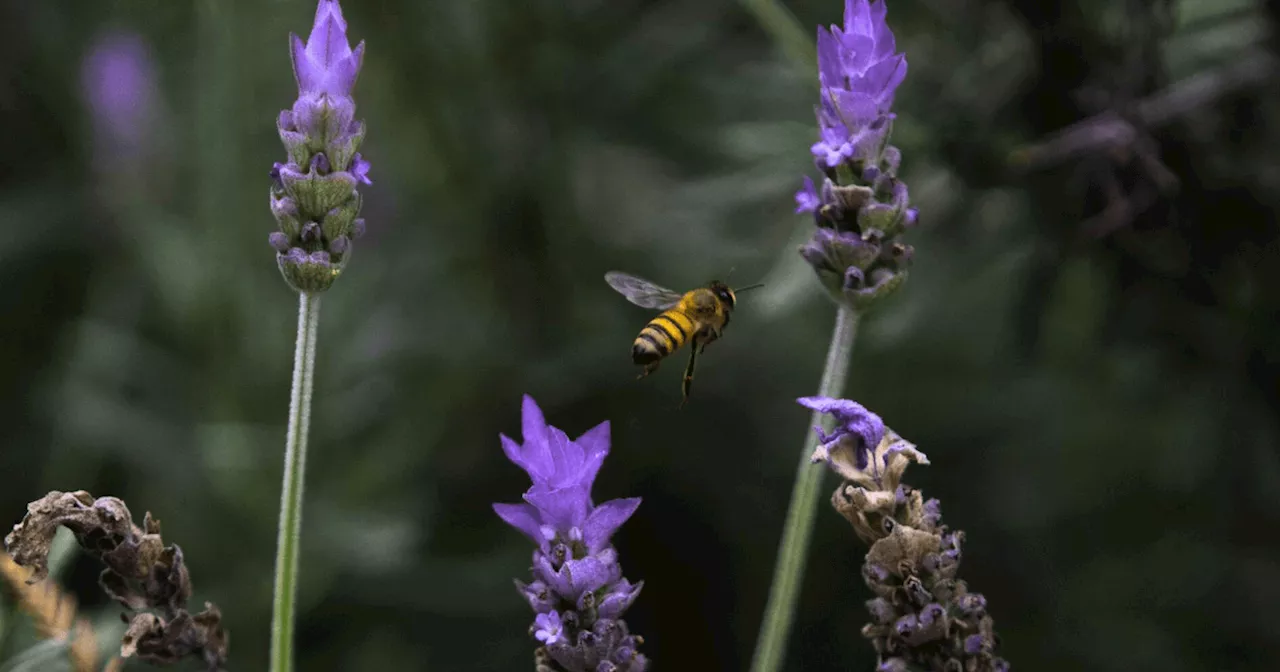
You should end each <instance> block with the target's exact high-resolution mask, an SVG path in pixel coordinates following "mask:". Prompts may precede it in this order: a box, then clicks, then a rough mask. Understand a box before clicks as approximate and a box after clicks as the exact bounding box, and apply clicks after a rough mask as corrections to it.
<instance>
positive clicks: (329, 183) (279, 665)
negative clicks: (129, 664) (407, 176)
mask: <svg viewBox="0 0 1280 672" xmlns="http://www.w3.org/2000/svg"><path fill="white" fill-rule="evenodd" d="M289 43H290V49H291V50H290V54H291V56H292V58H293V75H294V78H295V79H296V80H297V82H298V99H297V100H296V101H295V102H294V103H293V107H292V108H291V109H288V110H284V111H282V112H281V113H280V115H279V116H278V117H277V119H276V127H277V129H278V130H279V132H280V140H281V141H283V142H284V147H285V149H286V150H287V152H288V155H289V161H288V163H283V164H281V163H277V164H275V167H274V168H272V170H271V176H272V179H273V183H272V186H271V212H272V214H273V215H275V218H276V222H278V223H279V225H280V230H279V231H276V232H274V233H272V234H271V236H270V242H271V245H272V247H274V248H275V249H276V261H277V263H278V265H279V267H280V273H281V274H282V275H283V276H284V279H285V282H287V283H288V284H289V286H290V287H292V288H293V289H294V290H295V291H297V292H298V338H297V342H296V344H295V347H294V356H293V385H292V388H291V392H290V396H289V429H288V432H287V434H286V438H285V457H284V483H283V485H282V487H281V491H280V525H279V529H278V533H277V542H276V576H275V592H274V596H273V598H272V618H271V663H270V670H271V672H289V671H290V670H292V669H293V664H294V661H293V628H294V621H295V614H294V603H295V601H296V597H297V592H298V549H299V540H298V537H299V535H300V533H301V530H302V490H303V482H304V480H305V475H306V464H307V438H308V433H309V431H310V425H311V394H312V389H313V388H314V380H315V362H316V333H317V331H318V325H319V320H320V293H321V292H323V291H325V290H326V289H328V288H329V286H330V285H331V284H333V281H334V280H336V279H337V278H338V276H339V275H340V274H341V273H342V269H343V268H345V267H346V264H347V261H348V260H349V259H350V257H351V244H352V243H351V241H352V240H353V239H354V238H357V237H359V236H360V233H361V232H362V231H363V230H364V220H361V219H358V217H357V216H358V215H359V214H360V192H358V191H356V185H357V184H359V183H362V182H363V183H365V184H369V163H368V162H367V161H365V160H364V158H362V157H361V156H360V153H359V151H358V150H359V149H360V142H361V141H362V140H364V123H363V122H360V121H356V120H355V112H356V104H355V100H354V99H352V97H351V90H352V89H353V88H354V87H355V83H356V76H357V75H359V74H360V65H361V63H362V62H363V60H364V42H361V43H360V44H358V45H356V48H355V49H352V48H351V45H350V43H349V42H348V41H347V22H346V20H344V19H343V18H342V8H341V7H340V6H339V5H338V1H337V0H320V2H319V5H318V6H317V7H316V17H315V23H314V24H313V25H312V28H311V35H310V36H308V37H307V41H306V42H303V41H302V39H301V38H299V37H298V36H297V35H293V34H290V35H289Z"/></svg>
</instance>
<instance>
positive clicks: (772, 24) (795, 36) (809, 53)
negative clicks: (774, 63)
mask: <svg viewBox="0 0 1280 672" xmlns="http://www.w3.org/2000/svg"><path fill="white" fill-rule="evenodd" d="M741 2H742V4H743V5H744V6H745V7H746V8H747V11H749V12H751V13H752V14H754V15H755V17H756V21H757V22H759V23H760V27H761V28H764V30H765V32H767V33H769V36H770V37H772V38H773V41H774V43H775V44H777V46H778V48H779V49H781V50H782V52H783V53H784V54H786V56H787V58H788V59H790V60H791V62H792V63H793V64H794V65H795V66H796V67H797V68H799V69H802V70H804V71H805V72H810V71H812V70H813V69H814V67H815V65H816V64H817V62H818V52H817V49H816V48H815V47H814V46H813V33H810V32H808V31H806V30H805V29H804V27H803V26H802V25H801V24H800V22H799V21H798V20H796V16H795V14H792V13H791V10H789V9H787V7H786V5H784V4H782V3H781V2H780V1H779V0H741ZM814 81H815V82H816V81H817V78H815V79H814Z"/></svg>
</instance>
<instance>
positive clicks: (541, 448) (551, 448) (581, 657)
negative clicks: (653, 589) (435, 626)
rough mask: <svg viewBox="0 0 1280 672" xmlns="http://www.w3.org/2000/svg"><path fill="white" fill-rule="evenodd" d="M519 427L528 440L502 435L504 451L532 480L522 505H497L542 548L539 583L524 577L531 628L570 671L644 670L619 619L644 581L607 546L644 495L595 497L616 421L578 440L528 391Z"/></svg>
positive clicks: (546, 651) (537, 556)
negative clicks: (549, 418) (633, 578)
mask: <svg viewBox="0 0 1280 672" xmlns="http://www.w3.org/2000/svg"><path fill="white" fill-rule="evenodd" d="M521 433H522V438H523V440H524V442H523V443H517V442H515V441H514V440H512V439H510V438H508V437H507V436H505V435H501V436H500V438H501V440H502V450H503V452H505V453H506V455H507V459H509V460H511V462H512V463H514V464H515V465H516V466H518V467H520V468H521V469H523V470H524V471H525V472H526V473H528V474H529V478H530V480H531V481H532V485H531V486H530V487H529V489H528V490H527V491H526V492H525V493H524V502H523V503H520V504H494V505H493V510H494V511H495V512H496V513H497V514H498V516H499V517H501V518H502V519H503V520H504V521H506V522H507V524H509V525H511V526H512V527H514V528H516V529H517V530H520V531H521V532H523V533H524V534H525V535H526V536H527V537H529V539H530V540H532V541H533V542H534V543H535V544H536V545H537V548H536V549H535V550H534V552H533V575H534V581H533V582H532V583H528V584H526V583H523V582H520V581H516V587H517V588H518V589H519V591H520V593H521V594H522V595H523V596H524V598H525V599H526V600H527V601H528V602H529V606H531V607H532V608H533V610H534V611H535V612H536V613H537V616H536V617H535V619H534V626H533V628H532V632H533V634H534V636H535V637H536V638H537V639H538V641H540V642H543V644H544V646H543V648H542V649H540V650H539V652H538V654H537V655H546V656H549V657H550V658H552V659H553V660H555V661H556V663H558V664H559V665H561V666H562V667H564V668H565V669H566V670H569V671H570V672H595V671H596V670H597V669H610V670H618V671H619V672H642V671H643V670H644V669H645V668H646V667H647V665H648V661H647V659H646V658H645V657H644V656H643V655H641V654H640V653H639V652H638V651H637V647H639V645H640V644H641V643H642V640H641V638H640V637H638V636H635V635H631V634H629V633H628V631H627V626H626V623H625V622H624V621H622V620H621V616H622V613H623V612H624V611H626V609H627V608H628V607H629V606H631V603H632V602H633V601H634V600H635V599H636V597H637V596H638V595H639V594H640V589H641V587H642V586H643V584H644V582H643V581H642V582H640V583H637V584H632V583H631V582H629V581H627V580H626V579H625V578H623V576H622V568H621V567H620V566H619V565H618V554H617V551H616V550H614V548H613V546H612V545H611V544H610V543H609V539H610V538H611V537H612V536H613V534H614V532H616V531H617V530H618V528H619V527H620V526H621V525H622V524H623V523H624V522H626V520H627V519H628V518H630V517H631V514H633V513H635V510H636V508H637V507H638V506H640V499H639V498H630V499H614V500H610V501H607V502H604V503H602V504H600V505H598V506H597V505H595V504H594V503H593V502H592V501H591V487H592V484H593V483H594V482H595V478H596V474H597V473H598V472H599V471H600V467H601V465H602V464H604V458H605V457H606V456H607V455H608V454H609V423H608V422H602V423H600V424H599V425H596V426H595V427H593V428H591V429H589V430H587V431H586V432H584V433H583V434H582V435H581V436H579V437H578V438H577V439H570V438H569V437H568V435H567V434H565V433H564V432H562V431H560V430H559V429H557V428H555V427H552V426H550V425H548V424H547V422H546V419H545V418H544V417H543V415H542V410H541V409H539V408H538V405H537V403H536V402H534V400H533V398H532V397H529V396H528V395H525V397H524V403H523V409H522V418H521ZM606 663H607V664H608V666H606V665H605V664H606Z"/></svg>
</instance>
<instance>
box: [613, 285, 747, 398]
mask: <svg viewBox="0 0 1280 672" xmlns="http://www.w3.org/2000/svg"><path fill="white" fill-rule="evenodd" d="M604 281H605V282H607V283H609V286H610V287H612V288H614V290H616V291H617V292H618V293H619V294H621V295H623V296H625V297H627V300H628V301H630V302H631V303H634V304H636V305H637V306H640V307H641V308H652V309H654V310H661V311H663V312H662V314H660V315H658V316H657V317H655V318H653V319H652V320H649V323H648V324H646V325H645V326H644V328H643V329H641V330H640V335H639V336H636V340H635V342H634V343H632V345H631V361H633V362H635V363H636V365H637V366H643V367H644V371H642V372H641V373H640V375H639V376H638V377H637V378H644V377H645V376H647V375H649V374H651V373H653V372H654V371H655V370H657V368H658V365H659V364H660V363H662V360H663V358H665V357H667V356H668V355H671V354H672V353H674V352H675V351H676V350H679V349H680V347H681V346H683V345H684V344H685V343H686V342H689V341H692V342H693V343H692V344H691V345H690V346H689V365H688V366H686V367H685V370H684V382H683V383H682V384H681V386H680V391H681V393H682V395H683V396H682V398H681V400H680V406H681V407H682V408H683V407H684V405H685V402H687V401H689V390H690V389H691V388H692V387H693V369H694V366H695V365H696V364H697V362H698V355H699V354H700V353H701V352H702V351H703V350H705V349H706V347H707V346H708V345H710V344H711V343H712V342H714V341H715V340H716V339H718V338H720V337H721V336H722V335H723V334H724V329H725V327H726V326H728V325H729V315H730V314H731V313H732V312H733V308H734V305H735V304H736V303H737V300H738V297H737V295H736V293H735V292H734V290H732V289H730V288H729V286H728V285H726V284H724V283H723V282H720V281H719V280H712V281H711V282H710V283H708V284H707V286H706V287H699V288H697V289H692V290H689V291H687V292H685V293H683V294H681V293H680V292H674V291H671V290H670V289H667V288H666V287H662V286H660V285H655V284H653V283H652V282H649V281H648V280H645V279H643V278H638V277H636V276H634V275H630V274H627V273H621V272H618V271H609V272H608V273H605V274H604ZM763 286H764V285H759V284H757V285H749V286H747V287H740V288H738V290H737V291H739V292H745V291H747V290H748V289H755V288H757V287H763Z"/></svg>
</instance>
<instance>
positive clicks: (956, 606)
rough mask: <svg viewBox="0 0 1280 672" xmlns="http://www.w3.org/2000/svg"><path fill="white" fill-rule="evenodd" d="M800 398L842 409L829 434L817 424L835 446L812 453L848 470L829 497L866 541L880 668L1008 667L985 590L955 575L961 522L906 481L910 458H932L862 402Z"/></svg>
mask: <svg viewBox="0 0 1280 672" xmlns="http://www.w3.org/2000/svg"><path fill="white" fill-rule="evenodd" d="M801 403H802V404H803V405H805V406H807V407H809V408H813V409H815V410H818V411H820V412H823V413H831V414H833V415H835V416H836V419H837V427H836V429H835V431H834V432H833V433H832V434H831V435H830V436H828V435H827V434H826V433H825V432H822V431H821V430H820V429H819V430H818V433H819V434H818V436H819V439H821V440H822V441H823V443H824V444H829V445H830V447H828V448H825V449H824V448H823V447H819V449H818V451H816V452H815V453H814V461H815V462H817V461H820V460H821V461H825V462H826V463H827V465H828V466H829V467H830V468H831V469H832V470H834V471H835V472H836V473H838V474H840V475H841V476H843V477H844V478H845V479H846V480H845V481H844V482H843V483H842V484H841V485H840V487H839V488H837V489H836V491H835V494H833V495H832V497H831V504H832V506H834V507H835V509H836V511H837V512H839V513H840V515H842V516H844V517H845V518H846V519H847V520H848V521H849V523H850V524H852V525H853V529H854V532H856V533H857V535H858V537H859V538H861V539H862V540H863V541H865V542H866V543H867V544H869V545H870V549H869V550H868V551H867V555H866V560H865V562H864V564H863V567H862V579H863V581H865V582H866V584H867V586H868V587H869V588H871V591H872V593H874V594H875V597H874V598H873V599H871V600H868V601H867V603H866V606H867V611H868V613H869V614H870V616H871V622H869V623H868V624H867V625H865V626H864V627H863V628H862V634H863V636H864V637H866V638H868V639H870V640H871V642H872V645H873V646H874V647H875V649H876V652H877V653H878V654H879V657H880V661H879V666H878V667H877V668H876V669H877V670H885V671H889V670H915V669H920V670H957V671H960V672H968V671H973V672H1002V671H1004V670H1008V669H1009V664H1008V663H1007V662H1006V661H1005V660H1004V659H1003V658H1000V657H999V656H996V655H995V649H996V646H997V644H998V643H999V639H998V638H997V636H996V634H995V626H994V622H993V621H992V619H991V616H990V615H989V614H987V611H986V606H987V602H986V599H985V598H984V597H983V596H982V595H981V594H979V593H971V592H969V587H968V584H966V583H965V582H964V581H963V580H960V579H958V578H957V573H958V571H959V567H960V557H961V553H960V545H961V542H963V541H964V532H962V531H960V530H952V529H950V528H949V527H947V526H946V525H944V524H943V523H942V505H941V503H940V502H939V501H938V500H936V499H929V500H926V499H924V496H923V494H922V493H921V492H920V491H919V490H916V489H915V488H912V487H911V486H908V485H904V484H902V483H901V480H902V476H903V474H904V472H905V471H906V469H907V466H908V465H910V464H911V463H913V462H914V463H917V464H929V461H928V459H927V458H926V457H925V456H924V454H923V453H921V452H920V451H919V450H917V449H916V447H915V446H914V445H913V444H911V443H910V442H908V441H906V440H905V439H903V438H902V437H900V436H898V435H897V434H896V433H895V432H893V430H891V429H888V428H886V427H885V426H884V422H883V421H882V420H881V419H880V418H879V417H878V416H876V415H875V414H874V413H872V412H870V411H868V410H867V409H866V408H864V407H863V406H862V405H860V404H857V403H855V402H852V401H848V400H845V399H828V398H825V397H818V398H807V399H802V400H801ZM873 441H874V444H873V443H872V442H873ZM873 446H874V447H873Z"/></svg>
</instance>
